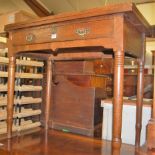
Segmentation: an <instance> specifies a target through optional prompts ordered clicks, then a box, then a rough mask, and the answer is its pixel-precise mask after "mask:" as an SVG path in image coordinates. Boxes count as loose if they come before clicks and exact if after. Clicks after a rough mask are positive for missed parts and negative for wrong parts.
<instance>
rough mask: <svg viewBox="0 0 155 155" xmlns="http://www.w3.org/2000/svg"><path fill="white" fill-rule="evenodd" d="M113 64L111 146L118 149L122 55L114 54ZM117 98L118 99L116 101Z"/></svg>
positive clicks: (122, 70)
mask: <svg viewBox="0 0 155 155" xmlns="http://www.w3.org/2000/svg"><path fill="white" fill-rule="evenodd" d="M114 57H115V62H114V100H113V126H114V127H113V138H112V141H113V145H114V146H116V147H118V148H120V144H121V128H122V108H123V82H122V81H123V80H124V55H123V52H122V51H116V52H115V55H114ZM118 98H119V99H118Z"/></svg>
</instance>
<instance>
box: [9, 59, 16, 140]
mask: <svg viewBox="0 0 155 155" xmlns="http://www.w3.org/2000/svg"><path fill="white" fill-rule="evenodd" d="M15 67H16V58H15V56H10V57H9V66H8V97H7V136H8V138H11V137H12V125H13V105H14V90H15Z"/></svg>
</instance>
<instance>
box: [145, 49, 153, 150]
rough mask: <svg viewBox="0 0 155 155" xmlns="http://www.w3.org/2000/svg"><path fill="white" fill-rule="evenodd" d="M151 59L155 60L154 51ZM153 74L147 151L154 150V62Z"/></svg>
mask: <svg viewBox="0 0 155 155" xmlns="http://www.w3.org/2000/svg"><path fill="white" fill-rule="evenodd" d="M152 54H153V59H154V60H155V51H152ZM153 65H154V68H153V74H154V84H153V103H152V104H153V105H152V117H151V119H150V120H149V122H148V125H147V147H148V148H149V149H154V148H155V61H154V62H153Z"/></svg>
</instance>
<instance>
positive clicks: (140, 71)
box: [135, 60, 144, 147]
mask: <svg viewBox="0 0 155 155" xmlns="http://www.w3.org/2000/svg"><path fill="white" fill-rule="evenodd" d="M138 65H139V67H138V80H137V106H136V138H135V145H136V147H139V146H140V136H141V128H142V104H143V94H144V92H143V86H144V62H143V61H142V60H139V61H138Z"/></svg>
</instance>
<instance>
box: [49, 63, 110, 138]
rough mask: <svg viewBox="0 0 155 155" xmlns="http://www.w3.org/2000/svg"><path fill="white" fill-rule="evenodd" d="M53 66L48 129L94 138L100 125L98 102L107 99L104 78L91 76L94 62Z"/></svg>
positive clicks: (100, 109) (94, 67)
mask: <svg viewBox="0 0 155 155" xmlns="http://www.w3.org/2000/svg"><path fill="white" fill-rule="evenodd" d="M97 62H98V64H99V65H100V64H101V63H99V61H97ZM106 63H107V62H106ZM110 63H111V61H110ZM54 66H55V67H54V83H55V86H54V88H53V89H54V90H53V93H54V95H53V98H54V100H53V109H52V112H51V118H52V119H51V120H50V124H51V127H52V128H54V129H59V130H63V131H67V132H72V133H77V134H83V135H87V136H98V135H99V133H101V124H102V108H101V107H100V104H101V99H104V98H106V97H107V94H106V80H107V77H104V76H103V77H102V76H101V77H98V76H97V74H95V72H96V68H98V67H97V65H96V62H94V61H68V62H56V63H55V65H54ZM100 72H101V71H100ZM105 72H106V73H108V71H107V70H106V71H105ZM103 73H104V71H102V75H103Z"/></svg>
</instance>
